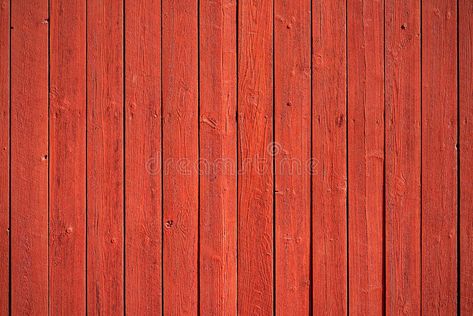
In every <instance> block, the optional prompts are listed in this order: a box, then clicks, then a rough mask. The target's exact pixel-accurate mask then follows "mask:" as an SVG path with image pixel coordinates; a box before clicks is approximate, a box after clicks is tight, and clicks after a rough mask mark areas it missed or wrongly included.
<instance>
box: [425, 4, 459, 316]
mask: <svg viewBox="0 0 473 316" xmlns="http://www.w3.org/2000/svg"><path fill="white" fill-rule="evenodd" d="M457 119H458V118H457V7H456V1H455V0H448V1H444V0H431V1H422V313H423V314H426V315H453V314H455V313H456V311H457V240H456V238H457V148H456V145H457Z"/></svg>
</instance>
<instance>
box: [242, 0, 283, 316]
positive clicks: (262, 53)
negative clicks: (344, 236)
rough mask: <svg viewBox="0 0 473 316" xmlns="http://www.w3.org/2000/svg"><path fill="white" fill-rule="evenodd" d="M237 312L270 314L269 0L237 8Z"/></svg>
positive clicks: (250, 0)
mask: <svg viewBox="0 0 473 316" xmlns="http://www.w3.org/2000/svg"><path fill="white" fill-rule="evenodd" d="M238 10H239V12H238V136H237V137H238V169H239V171H238V313H239V314H242V315H268V314H271V313H273V304H274V302H273V285H274V282H273V255H274V253H273V190H274V185H273V156H272V154H273V150H274V149H275V148H273V147H277V146H273V145H274V144H272V140H273V1H272V0H245V1H241V2H239V4H238Z"/></svg>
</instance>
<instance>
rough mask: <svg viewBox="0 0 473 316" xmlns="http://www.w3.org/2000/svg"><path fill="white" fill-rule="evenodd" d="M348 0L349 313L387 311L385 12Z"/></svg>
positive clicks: (377, 4)
mask: <svg viewBox="0 0 473 316" xmlns="http://www.w3.org/2000/svg"><path fill="white" fill-rule="evenodd" d="M383 4H384V3H383V1H380V0H376V1H370V0H348V210H349V214H348V220H349V224H348V225H349V227H348V236H349V238H348V247H349V249H348V269H349V277H348V279H349V280H348V282H349V284H348V287H349V293H350V295H349V309H350V313H353V314H361V315H380V314H381V313H382V310H383V270H384V267H383V234H384V231H383V215H384V214H383V213H384V210H383V207H384V192H383V189H384V62H383V61H384V42H383V41H384V6H383Z"/></svg>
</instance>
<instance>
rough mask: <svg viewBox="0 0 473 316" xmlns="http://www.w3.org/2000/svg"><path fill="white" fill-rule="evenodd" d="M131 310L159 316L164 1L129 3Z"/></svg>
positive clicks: (128, 302)
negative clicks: (162, 13)
mask: <svg viewBox="0 0 473 316" xmlns="http://www.w3.org/2000/svg"><path fill="white" fill-rule="evenodd" d="M125 21H126V23H125V40H126V43H125V48H126V52H125V62H126V64H125V65H126V66H125V78H126V81H125V84H126V90H125V92H126V93H125V95H126V100H125V102H126V122H125V129H126V132H125V135H126V139H125V176H126V179H125V180H126V182H125V183H126V185H125V188H126V192H125V209H126V248H125V254H126V271H125V277H126V293H125V295H126V312H127V314H130V315H160V314H161V312H162V275H161V265H162V261H161V256H162V252H161V249H162V248H161V244H162V242H161V233H162V230H161V228H162V208H161V202H162V198H161V180H162V179H161V175H162V174H161V168H160V166H161V165H160V163H161V1H159V0H140V1H127V2H125Z"/></svg>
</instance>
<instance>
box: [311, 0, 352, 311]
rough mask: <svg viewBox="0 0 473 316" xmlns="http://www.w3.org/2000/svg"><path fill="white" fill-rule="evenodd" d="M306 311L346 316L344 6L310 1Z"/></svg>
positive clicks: (342, 4)
mask: <svg viewBox="0 0 473 316" xmlns="http://www.w3.org/2000/svg"><path fill="white" fill-rule="evenodd" d="M312 10H313V11H312V32H313V42H312V47H313V55H312V65H313V81H312V82H313V84H312V89H313V91H312V93H313V110H312V151H313V163H312V166H313V177H312V194H313V195H312V196H313V198H312V202H313V203H312V227H313V228H312V233H313V235H312V246H313V248H312V264H313V267H312V274H313V290H312V306H313V310H314V311H318V312H320V313H321V314H331V313H333V314H335V315H346V314H347V302H348V297H347V268H348V266H347V201H346V199H347V158H346V157H347V156H346V145H347V140H346V133H347V113H346V84H347V82H346V79H347V75H346V1H322V0H313V1H312Z"/></svg>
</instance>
